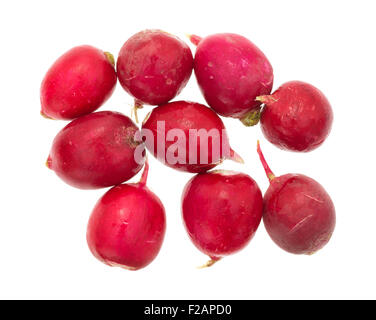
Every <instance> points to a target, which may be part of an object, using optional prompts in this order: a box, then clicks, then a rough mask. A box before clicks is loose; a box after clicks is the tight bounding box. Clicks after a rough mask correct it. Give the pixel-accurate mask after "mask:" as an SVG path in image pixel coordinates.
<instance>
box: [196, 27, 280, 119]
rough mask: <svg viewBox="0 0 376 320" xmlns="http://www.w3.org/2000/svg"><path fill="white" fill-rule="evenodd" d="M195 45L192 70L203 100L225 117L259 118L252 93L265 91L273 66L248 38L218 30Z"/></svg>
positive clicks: (261, 93)
mask: <svg viewBox="0 0 376 320" xmlns="http://www.w3.org/2000/svg"><path fill="white" fill-rule="evenodd" d="M190 39H191V41H192V43H194V44H196V45H197V50H196V54H195V58H194V71H195V74H196V78H197V81H198V84H199V86H200V89H201V91H202V93H203V95H204V97H205V99H206V102H207V103H208V104H209V106H210V107H212V108H213V110H214V111H216V112H217V113H219V114H220V115H222V116H225V117H233V118H238V119H240V120H241V121H242V122H243V123H244V124H245V125H246V126H252V125H255V124H256V123H257V122H258V120H259V109H260V105H261V104H260V102H259V101H256V100H255V99H256V97H257V96H260V95H266V94H269V93H270V91H271V90H272V86H273V69H272V66H271V65H270V63H269V61H268V59H267V58H266V57H265V55H264V54H263V53H262V52H261V51H260V49H258V48H257V47H256V46H255V45H254V44H253V43H252V42H251V41H249V40H248V39H246V38H244V37H242V36H240V35H237V34H232V33H219V34H214V35H211V36H208V37H206V38H203V39H201V38H200V37H198V36H195V35H192V36H190Z"/></svg>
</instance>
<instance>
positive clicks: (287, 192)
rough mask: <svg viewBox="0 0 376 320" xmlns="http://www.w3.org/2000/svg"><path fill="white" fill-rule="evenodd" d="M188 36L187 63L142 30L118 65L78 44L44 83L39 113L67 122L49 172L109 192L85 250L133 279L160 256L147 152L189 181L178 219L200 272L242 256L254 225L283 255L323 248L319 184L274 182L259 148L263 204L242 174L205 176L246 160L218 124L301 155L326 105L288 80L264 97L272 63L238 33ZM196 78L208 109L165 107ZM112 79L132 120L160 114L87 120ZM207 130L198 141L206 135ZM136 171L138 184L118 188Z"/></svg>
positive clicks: (327, 121)
mask: <svg viewBox="0 0 376 320" xmlns="http://www.w3.org/2000/svg"><path fill="white" fill-rule="evenodd" d="M189 38H190V40H191V42H192V43H193V44H195V45H196V46H197V48H196V54H195V57H194V58H193V56H192V52H191V50H190V48H189V47H188V45H187V44H186V43H184V42H183V41H182V40H180V39H179V38H178V37H176V36H174V35H172V34H170V33H166V32H163V31H160V30H145V31H142V32H139V33H137V34H135V35H134V36H132V37H131V38H130V39H128V40H127V41H126V42H125V44H124V45H123V47H122V48H121V50H120V53H119V55H118V59H117V62H116V67H115V59H114V57H113V56H112V55H111V54H110V53H108V52H103V51H101V50H99V49H96V48H94V47H91V46H79V47H75V48H73V49H71V50H69V51H68V52H66V53H65V54H64V55H62V56H61V57H60V58H59V59H58V60H57V61H56V62H55V63H54V64H53V65H52V67H51V68H50V69H49V71H48V72H47V74H46V76H45V77H44V79H43V82H42V87H41V105H42V111H41V114H42V115H43V116H45V117H46V118H51V119H62V120H72V121H71V122H70V123H69V124H68V125H67V126H66V127H64V128H63V129H62V130H61V131H60V132H59V133H58V134H57V136H56V137H55V139H54V141H53V144H52V148H51V151H50V154H49V156H48V159H47V166H48V168H50V169H52V170H53V171H55V173H56V174H57V175H58V176H59V177H60V178H61V179H62V180H63V181H65V182H66V183H68V184H70V185H71V186H74V187H76V188H80V189H96V188H105V187H112V188H111V189H110V190H109V191H107V192H106V193H105V194H104V195H103V196H102V198H101V199H100V200H99V201H98V202H97V204H96V206H95V207H94V210H93V212H92V214H91V217H90V220H89V223H88V227H87V242H88V245H89V248H90V250H91V252H92V253H93V255H94V256H95V257H96V258H98V259H99V260H100V261H102V262H104V263H106V264H108V265H110V266H119V267H123V268H126V269H129V270H138V269H140V268H143V267H145V266H147V265H148V264H149V263H150V262H152V261H153V260H154V258H155V257H156V256H157V254H158V252H159V250H160V248H161V246H162V243H163V239H164V234H165V229H166V217H165V209H164V207H163V204H162V202H161V201H160V199H159V198H158V197H157V196H156V195H155V194H154V193H153V192H151V191H150V190H149V189H148V187H147V186H146V182H147V176H148V171H149V165H148V162H147V159H146V158H147V157H146V149H147V150H148V151H149V152H150V153H151V154H153V155H154V156H155V157H156V158H157V159H158V160H160V161H161V162H162V163H164V164H165V165H167V166H169V167H171V168H173V169H177V170H181V171H187V172H191V173H194V174H196V175H195V176H193V178H192V179H191V180H190V181H189V182H188V183H187V185H186V186H185V188H184V192H183V195H182V205H181V210H182V217H183V222H184V225H185V228H186V230H187V233H188V235H189V237H190V239H191V240H192V242H193V243H194V245H195V246H196V247H197V248H198V249H199V250H201V251H202V252H203V253H205V254H206V255H208V256H209V257H210V261H209V262H208V263H207V264H206V265H205V266H210V265H212V264H213V263H215V262H216V261H218V260H219V259H221V258H223V257H225V256H227V255H230V254H232V253H234V252H237V251H239V250H241V249H242V248H244V247H245V246H246V245H247V244H248V243H249V241H250V240H251V239H252V237H253V236H254V234H255V232H256V230H257V228H258V226H259V224H260V221H261V219H263V221H264V225H265V228H266V230H267V232H268V233H269V235H270V237H271V238H272V239H273V241H274V242H275V243H276V244H277V245H278V246H280V247H281V248H282V249H284V250H286V251H288V252H291V253H295V254H312V253H314V252H316V251H317V250H319V249H321V248H322V247H323V246H324V245H325V244H326V243H327V242H328V241H329V239H330V237H331V235H332V233H333V230H334V227H335V209H334V205H333V202H332V200H331V199H330V197H329V195H328V194H327V192H326V191H325V189H324V188H323V187H322V186H321V185H320V184H319V183H318V182H316V181H315V180H313V179H311V178H309V177H307V176H305V175H302V174H285V175H282V176H279V177H276V176H275V175H274V174H273V172H272V171H271V170H270V168H269V166H268V164H267V163H266V161H265V159H264V156H263V154H262V152H261V149H260V145H259V143H257V152H258V154H259V156H260V160H261V163H262V165H263V167H264V169H265V172H266V174H267V177H268V179H269V181H270V186H269V188H268V190H267V191H266V193H265V194H264V197H263V196H262V193H261V191H260V189H259V187H258V185H257V183H256V182H255V181H254V180H253V179H252V178H251V177H250V176H249V175H247V174H244V173H239V172H233V171H225V170H211V169H213V168H215V167H216V166H217V165H219V164H220V163H221V162H222V161H224V160H225V159H230V160H234V161H238V162H242V161H243V160H242V158H241V157H240V155H238V154H237V153H236V152H235V151H234V150H232V149H231V147H230V144H229V138H228V135H227V132H226V130H225V127H224V124H223V122H222V120H221V118H220V117H219V115H221V116H224V117H232V118H236V119H239V120H240V121H241V122H242V123H243V124H244V125H246V126H252V125H256V124H257V123H258V122H259V121H260V124H261V128H262V132H263V134H264V135H265V137H266V139H267V140H269V141H270V142H271V143H272V144H274V145H276V146H277V147H279V148H281V149H284V150H290V151H296V152H307V151H311V150H313V149H315V148H317V147H318V146H320V145H321V144H322V143H323V142H324V140H325V139H326V137H327V136H328V134H329V132H330V129H331V125H332V121H333V113H332V109H331V106H330V104H329V102H328V100H327V99H326V97H325V96H324V95H323V93H322V92H321V91H319V90H318V89H317V88H315V87H314V86H312V85H310V84H308V83H304V82H300V81H290V82H287V83H285V84H283V85H282V86H280V87H279V88H278V89H277V90H276V91H275V92H274V93H272V94H271V90H272V87H273V69H272V66H271V64H270V63H269V61H268V59H267V58H266V57H265V55H264V54H263V53H262V52H261V51H260V49H258V48H257V47H256V46H255V45H254V44H253V43H252V42H250V41H249V40H248V39H246V38H244V37H242V36H240V35H236V34H231V33H222V34H215V35H211V36H208V37H206V38H200V37H198V36H195V35H192V36H190V37H189ZM192 70H194V73H195V76H196V79H197V82H198V84H199V87H200V89H201V91H202V94H203V96H204V97H205V100H206V102H207V104H208V105H209V107H210V108H208V107H207V106H205V105H202V104H199V103H195V102H190V101H174V102H169V101H170V100H172V99H174V98H175V97H176V96H177V95H178V94H179V93H180V92H181V90H183V88H184V87H185V85H186V84H187V82H188V80H189V78H190V76H191V73H192ZM117 79H119V82H120V84H121V86H122V87H123V88H124V90H125V91H126V92H128V93H129V94H130V95H131V96H133V97H134V101H135V103H134V109H133V110H132V113H134V114H135V117H136V122H138V121H137V108H142V107H143V105H152V106H156V107H155V108H154V109H153V110H152V111H151V112H150V113H149V114H148V115H147V116H146V118H145V119H144V121H143V122H142V128H141V129H140V128H138V126H137V125H136V124H135V123H134V122H133V121H132V120H131V119H130V118H129V117H127V116H125V115H123V114H121V113H118V112H111V111H102V112H94V111H96V110H97V109H98V108H99V107H100V106H101V105H102V104H103V103H104V102H105V101H106V100H107V99H109V98H110V96H111V94H112V93H113V91H114V89H115V85H116V82H117ZM93 112H94V113H93ZM207 133H209V134H208V135H207V140H206V143H204V140H203V138H202V137H203V135H201V134H207ZM193 138H194V139H193ZM192 141H194V142H195V143H192ZM255 145H256V142H255ZM142 167H144V171H143V174H142V177H141V180H140V181H139V182H138V183H127V184H124V182H125V181H128V180H129V179H131V178H132V177H134V176H135V175H136V174H137V173H138V172H139V171H140V170H141V169H142ZM209 170H211V171H209Z"/></svg>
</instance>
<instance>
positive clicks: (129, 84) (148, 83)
mask: <svg viewBox="0 0 376 320" xmlns="http://www.w3.org/2000/svg"><path fill="white" fill-rule="evenodd" d="M192 69H193V57H192V52H191V50H190V49H189V47H188V45H187V44H186V43H185V42H183V41H182V40H180V39H179V38H178V37H176V36H174V35H172V34H170V33H167V32H164V31H161V30H145V31H141V32H138V33H136V34H135V35H134V36H132V37H131V38H130V39H128V40H127V41H126V42H125V44H124V45H123V47H122V48H121V50H120V53H119V57H118V60H117V72H118V77H119V81H120V84H121V85H122V86H123V88H124V90H126V91H127V92H128V93H129V94H130V95H132V96H133V97H134V98H135V100H136V106H139V105H140V104H150V105H159V104H164V103H167V102H168V101H170V100H171V99H172V98H174V97H175V96H176V95H178V94H179V93H180V91H181V90H182V89H183V88H184V87H185V85H186V84H187V82H188V80H189V78H190V76H191V74H192Z"/></svg>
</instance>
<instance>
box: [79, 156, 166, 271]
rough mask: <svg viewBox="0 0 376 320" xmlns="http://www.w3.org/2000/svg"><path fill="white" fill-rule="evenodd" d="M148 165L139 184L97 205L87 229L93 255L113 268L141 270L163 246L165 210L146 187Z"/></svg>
mask: <svg viewBox="0 0 376 320" xmlns="http://www.w3.org/2000/svg"><path fill="white" fill-rule="evenodd" d="M148 169H149V166H148V164H147V163H146V164H145V169H144V173H143V175H142V178H141V180H140V182H139V183H130V184H121V185H119V186H116V187H114V188H112V189H110V190H109V191H107V192H106V193H105V195H104V196H103V197H102V198H101V199H100V200H99V201H98V202H97V204H96V206H95V208H94V210H93V212H92V214H91V217H90V220H89V224H88V227H87V234H86V236H87V243H88V245H89V248H90V250H91V252H92V253H93V255H94V256H95V257H96V258H97V259H99V260H100V261H102V262H103V263H105V264H107V265H109V266H114V267H115V266H116V267H122V268H125V269H128V270H138V269H141V268H144V267H146V266H147V265H148V264H149V263H151V262H152V261H153V260H154V259H155V257H156V256H157V255H158V252H159V250H160V248H161V246H162V242H163V238H164V235H165V230H166V217H165V209H164V207H163V204H162V202H161V201H160V200H159V198H158V197H157V196H156V195H155V194H154V193H153V192H151V191H150V190H149V189H148V188H147V187H146V180H147V174H148Z"/></svg>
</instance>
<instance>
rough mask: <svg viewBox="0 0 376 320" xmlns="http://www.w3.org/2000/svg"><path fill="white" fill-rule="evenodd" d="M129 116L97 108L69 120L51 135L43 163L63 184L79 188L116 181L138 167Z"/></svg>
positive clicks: (141, 163)
mask: <svg viewBox="0 0 376 320" xmlns="http://www.w3.org/2000/svg"><path fill="white" fill-rule="evenodd" d="M137 131H138V128H137V127H136V125H135V124H134V123H133V122H132V120H131V119H129V118H128V117H126V116H124V115H122V114H121V113H117V112H111V111H101V112H95V113H91V114H88V115H86V116H83V117H80V118H78V119H76V120H73V121H72V122H70V123H69V124H68V125H67V126H66V127H64V128H63V129H62V130H61V131H60V132H59V133H58V134H57V136H56V137H55V139H54V142H53V145H52V148H51V151H50V155H49V157H48V160H47V166H48V167H49V168H50V169H52V170H54V171H55V172H56V174H57V175H58V176H59V177H60V178H61V179H62V180H64V181H65V182H66V183H68V184H70V185H71V186H73V187H76V188H80V189H96V188H104V187H110V186H113V185H117V184H120V183H122V182H124V181H127V180H128V179H130V178H132V177H133V176H134V175H136V173H137V172H138V171H140V170H141V168H142V166H143V163H144V160H145V159H144V157H142V158H141V159H138V161H137V162H136V160H135V157H134V153H135V149H136V147H137V146H138V145H139V144H140V142H137V141H135V138H134V136H135V134H136V132H137Z"/></svg>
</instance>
